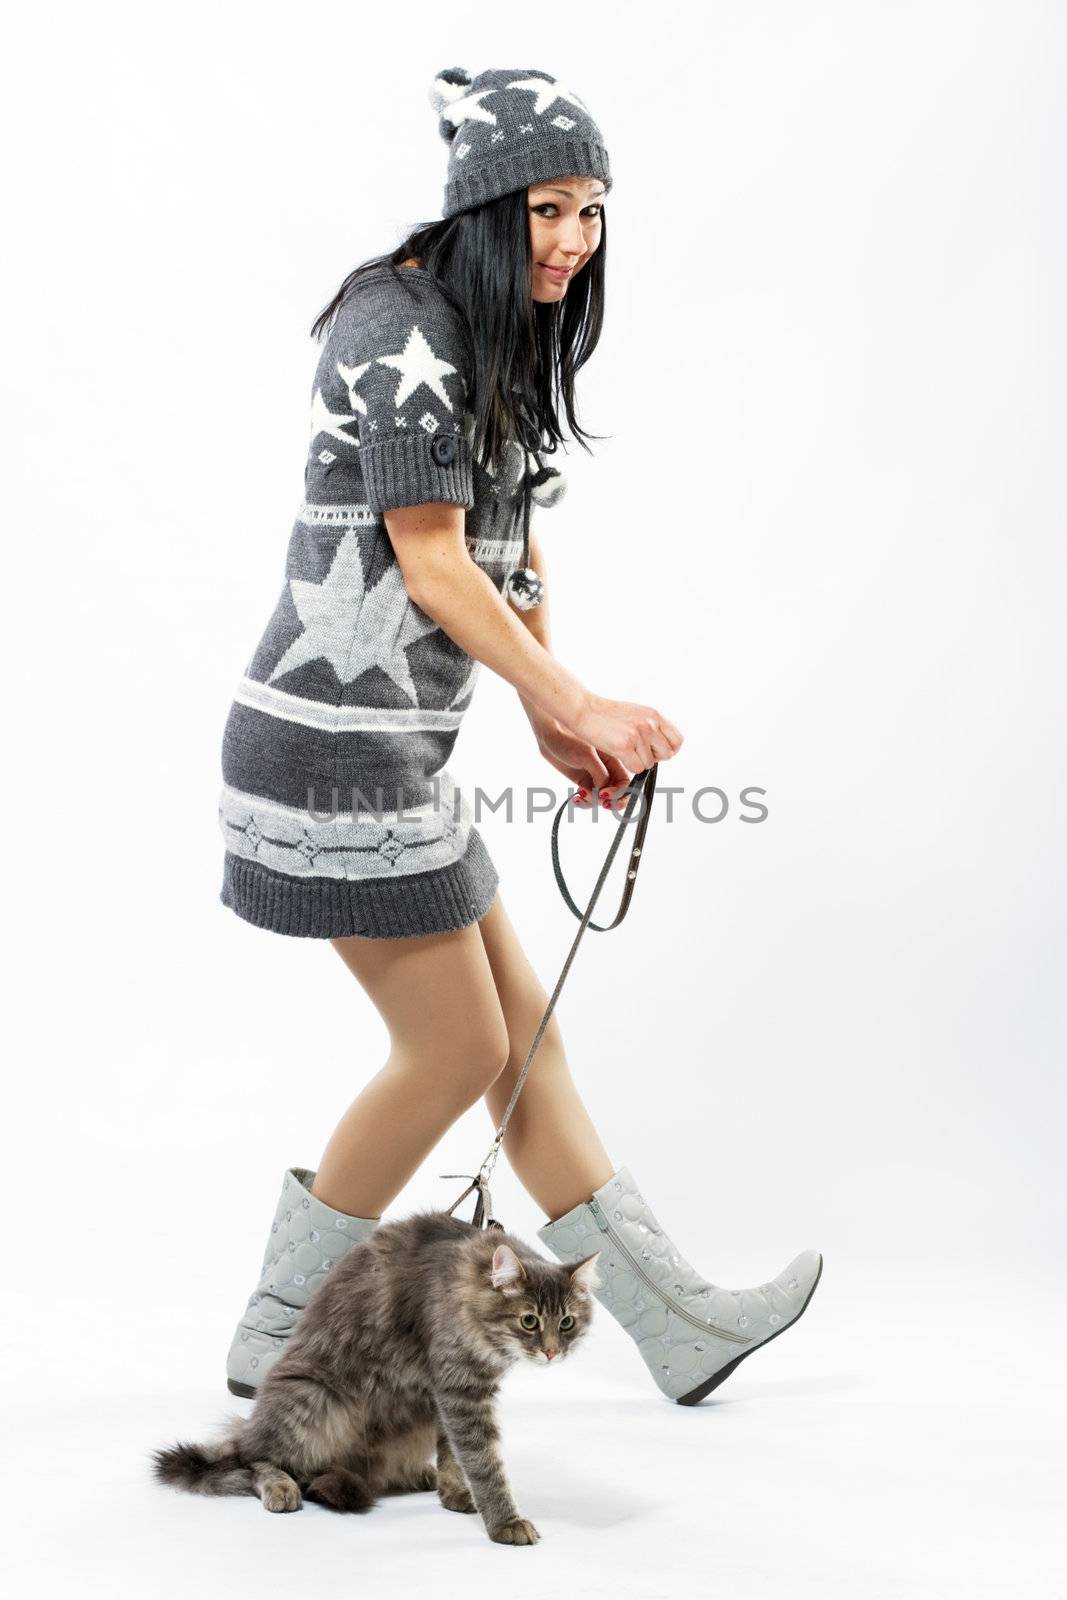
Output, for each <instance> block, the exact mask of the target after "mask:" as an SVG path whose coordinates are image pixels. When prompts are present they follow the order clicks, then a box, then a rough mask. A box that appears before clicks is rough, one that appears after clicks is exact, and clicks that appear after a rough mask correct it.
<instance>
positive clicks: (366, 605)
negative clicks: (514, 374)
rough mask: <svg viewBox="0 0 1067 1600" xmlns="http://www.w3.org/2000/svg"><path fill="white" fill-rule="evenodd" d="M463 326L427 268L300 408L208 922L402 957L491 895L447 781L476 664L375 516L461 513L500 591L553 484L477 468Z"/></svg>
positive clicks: (227, 738)
mask: <svg viewBox="0 0 1067 1600" xmlns="http://www.w3.org/2000/svg"><path fill="white" fill-rule="evenodd" d="M469 391H470V367H469V355H468V348H467V341H466V338H465V331H464V328H463V321H462V318H461V317H460V316H459V314H458V312H457V311H456V310H455V309H454V308H453V306H452V304H451V302H450V301H449V299H448V297H447V296H446V295H445V294H444V292H443V291H442V289H441V288H440V286H439V284H438V283H437V281H436V279H435V278H434V277H433V276H432V275H431V274H430V273H429V272H428V271H425V270H423V269H422V268H415V267H404V268H400V269H398V275H394V274H390V273H389V272H388V271H383V272H381V273H376V274H375V275H374V277H373V279H372V280H370V281H364V282H362V283H360V284H359V285H358V287H357V288H356V289H355V290H354V291H353V293H351V294H350V295H349V297H348V298H347V299H346V301H345V302H343V304H342V307H341V309H340V311H339V313H338V315H337V317H336V320H335V322H334V325H333V328H332V330H331V332H330V333H329V335H328V336H327V338H326V341H325V342H324V344H323V347H322V352H321V356H320V359H319V361H318V366H317V370H316V373H315V378H314V382H313V385H312V393H311V439H310V444H309V448H308V456H307V464H306V467H305V472H304V495H303V500H302V503H301V504H300V507H299V510H298V512H297V516H296V521H295V523H294V525H293V529H292V533H291V535H290V537H289V544H288V549H287V552H286V558H285V581H284V583H283V585H282V590H281V594H280V595H279V597H278V601H277V604H276V605H275V607H274V610H273V613H272V614H271V617H270V619H269V621H268V622H267V625H266V628H265V629H264V631H263V633H262V636H261V637H260V640H259V643H258V644H257V646H256V648H255V651H254V652H253V654H252V656H251V657H250V659H249V660H248V663H247V665H246V666H245V668H244V671H243V673H242V675H241V677H240V680H239V682H238V684H237V688H236V691H235V694H234V698H233V703H232V705H231V706H230V709H229V713H228V716H227V719H226V723H225V728H224V731H223V739H222V780H223V781H222V790H221V794H220V797H219V808H218V816H219V826H220V828H221V830H222V835H223V841H224V848H225V854H224V859H223V880H222V888H221V891H220V899H221V901H222V903H223V904H224V905H226V906H228V907H230V909H231V910H232V911H234V912H235V913H236V914H237V916H239V917H241V918H243V919H244V920H245V921H246V922H249V923H252V924H253V925H255V926H256V927H260V928H266V929H269V930H270V931H271V932H274V933H282V934H290V935H297V936H304V937H311V938H322V939H326V938H336V937H341V936H345V935H349V934H362V935H364V936H366V937H370V938H399V937H404V936H407V935H411V934H424V933H436V932H443V931H446V930H449V929H453V928H460V927H464V926H466V925H467V924H468V923H471V922H474V921H476V920H477V919H478V918H480V917H482V916H483V915H484V914H485V912H486V911H487V910H488V908H489V906H490V904H491V903H492V900H493V897H494V895H495V894H496V890H497V886H498V882H499V879H498V874H497V871H496V868H495V866H494V865H493V862H492V860H491V858H490V855H489V852H488V850H487V849H486V846H485V843H484V841H483V839H482V837H481V835H480V833H479V831H478V829H477V827H476V826H475V823H474V820H473V813H472V807H471V803H470V800H469V797H468V795H467V793H466V791H465V790H463V789H460V788H459V787H458V786H457V785H456V784H455V782H454V780H453V778H452V776H451V774H450V773H449V772H448V769H447V766H446V762H447V761H448V758H449V756H450V754H451V752H452V748H453V745H454V744H455V741H456V737H457V734H458V732H459V727H460V723H461V722H462V719H463V714H464V712H465V711H466V710H467V708H468V706H469V705H470V704H471V699H472V695H473V691H474V686H475V682H476V680H477V677H478V674H479V671H480V663H479V662H477V661H476V660H474V659H473V658H472V657H471V656H470V655H468V654H467V653H466V652H465V651H464V650H462V649H460V647H459V646H458V645H457V644H456V643H455V642H454V641H453V640H452V639H450V638H449V637H448V635H447V634H445V633H444V632H443V631H442V629H440V628H439V627H438V626H437V624H436V623H435V622H434V621H433V619H432V618H431V617H429V616H428V615H427V614H426V613H425V612H424V611H422V610H420V609H419V607H418V606H417V605H415V603H414V602H413V601H412V600H411V598H410V597H409V595H408V593H407V590H406V587H405V584H404V579H403V575H402V572H401V569H400V567H399V564H398V563H397V560H396V556H395V554H394V552H393V548H392V544H391V541H390V539H389V534H388V531H387V529H386V526H385V521H384V518H383V512H385V511H388V510H391V509H392V508H394V507H397V506H410V505H419V504H424V503H426V502H430V501H449V502H451V503H453V504H455V505H461V506H464V507H466V509H467V516H466V531H465V537H466V546H467V553H468V555H469V556H470V558H471V559H472V560H473V561H475V562H476V563H477V564H478V566H480V567H481V568H482V570H483V571H485V572H486V573H487V574H488V575H489V576H490V577H491V578H492V580H493V582H494V584H495V585H496V587H497V588H498V589H500V590H501V591H503V588H504V583H505V580H506V578H507V575H508V573H509V572H511V571H512V569H513V568H515V567H516V566H519V565H521V563H522V552H523V520H524V517H525V518H526V519H528V517H529V506H530V499H531V497H532V499H533V500H534V502H535V503H537V504H539V505H551V504H554V503H555V501H556V500H557V499H559V498H560V496H561V495H562V493H563V490H564V487H565V485H564V480H563V477H562V474H560V473H559V472H558V471H557V470H556V469H554V468H552V467H551V466H549V465H546V463H545V462H544V460H543V459H542V458H541V457H540V456H539V455H536V454H528V453H527V452H525V451H523V450H522V449H521V447H519V446H518V445H516V446H515V447H514V450H513V453H511V454H510V455H509V456H508V458H507V459H506V461H505V463H504V464H503V465H502V466H498V468H497V470H496V471H495V472H487V471H484V470H483V469H482V467H481V466H480V465H478V464H476V463H475V461H474V459H473V454H472V450H471V428H470V424H471V415H470V412H469V411H468V410H467V408H466V400H467V396H468V394H469Z"/></svg>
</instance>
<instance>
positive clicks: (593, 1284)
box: [570, 1250, 601, 1289]
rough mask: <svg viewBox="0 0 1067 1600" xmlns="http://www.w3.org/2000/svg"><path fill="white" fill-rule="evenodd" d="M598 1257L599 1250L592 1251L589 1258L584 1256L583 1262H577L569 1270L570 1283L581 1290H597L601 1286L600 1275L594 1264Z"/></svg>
mask: <svg viewBox="0 0 1067 1600" xmlns="http://www.w3.org/2000/svg"><path fill="white" fill-rule="evenodd" d="M599 1256H600V1251H599V1250H594V1251H593V1254H592V1255H591V1256H586V1258H585V1260H584V1261H578V1262H576V1263H575V1264H574V1266H573V1267H572V1268H571V1272H570V1277H571V1282H572V1283H574V1284H577V1285H578V1287H579V1288H581V1289H599V1288H600V1284H601V1278H600V1274H599V1273H598V1272H597V1269H596V1264H597V1260H598V1258H599Z"/></svg>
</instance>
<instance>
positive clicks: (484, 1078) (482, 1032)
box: [439, 1010, 511, 1105]
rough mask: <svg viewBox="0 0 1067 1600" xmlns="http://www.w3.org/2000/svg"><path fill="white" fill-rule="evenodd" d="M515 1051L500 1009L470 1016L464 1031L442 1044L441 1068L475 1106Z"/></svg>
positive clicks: (468, 1103) (465, 1099)
mask: <svg viewBox="0 0 1067 1600" xmlns="http://www.w3.org/2000/svg"><path fill="white" fill-rule="evenodd" d="M510 1053H511V1045H510V1040H509V1038H508V1029H507V1023H506V1022H505V1020H504V1013H503V1012H502V1011H500V1010H498V1011H497V1012H496V1014H493V1013H492V1012H490V1013H489V1014H488V1015H481V1016H479V1017H472V1018H470V1019H468V1026H466V1027H465V1028H464V1029H463V1031H462V1032H461V1033H458V1034H455V1035H453V1036H452V1037H451V1038H449V1039H448V1040H447V1041H446V1042H444V1043H443V1044H442V1046H441V1049H440V1052H439V1070H440V1072H441V1073H442V1074H443V1075H444V1076H445V1077H446V1078H447V1081H448V1082H449V1084H450V1085H451V1086H452V1087H453V1088H454V1089H455V1091H456V1092H457V1094H458V1095H459V1096H460V1098H461V1099H462V1101H463V1104H464V1105H473V1104H474V1102H475V1101H476V1100H480V1099H481V1097H482V1095H483V1094H485V1092H486V1090H487V1089H489V1088H490V1087H491V1085H492V1084H494V1083H495V1082H496V1080H497V1078H499V1076H500V1074H501V1073H502V1072H503V1071H504V1068H505V1067H506V1066H507V1064H508V1059H509V1056H510Z"/></svg>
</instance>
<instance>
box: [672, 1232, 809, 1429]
mask: <svg viewBox="0 0 1067 1600" xmlns="http://www.w3.org/2000/svg"><path fill="white" fill-rule="evenodd" d="M821 1277H822V1256H821V1255H820V1257H819V1270H818V1272H817V1273H816V1274H815V1282H814V1283H813V1284H812V1286H811V1288H810V1289H809V1290H808V1298H807V1299H806V1300H805V1301H804V1304H803V1305H802V1306H801V1308H800V1310H799V1311H798V1312H797V1314H796V1316H795V1317H794V1318H793V1319H792V1321H791V1322H787V1323H786V1325H785V1327H784V1328H779V1329H778V1333H772V1334H771V1335H770V1338H768V1339H761V1340H760V1342H759V1344H754V1345H753V1346H752V1349H751V1350H743V1351H742V1352H741V1354H740V1355H739V1356H735V1357H734V1359H733V1360H732V1361H728V1362H727V1363H726V1365H725V1367H721V1368H720V1369H719V1371H718V1372H716V1373H715V1374H714V1375H713V1376H712V1377H710V1378H708V1379H707V1381H706V1382H705V1383H701V1384H698V1385H697V1387H696V1388H695V1389H690V1391H689V1393H688V1394H683V1395H679V1397H678V1399H677V1400H676V1401H675V1404H676V1405H679V1406H695V1405H696V1404H697V1403H698V1402H699V1401H701V1400H703V1398H704V1396H705V1395H706V1394H710V1393H711V1391H712V1390H713V1389H717V1388H718V1387H719V1384H720V1383H725V1381H726V1379H727V1378H728V1377H729V1376H730V1374H731V1372H734V1371H735V1370H736V1369H737V1368H738V1367H739V1366H740V1365H741V1363H742V1361H744V1359H745V1357H746V1356H752V1355H755V1353H756V1351H757V1350H765V1349H766V1347H767V1346H768V1345H769V1344H771V1343H772V1342H773V1341H774V1340H775V1339H777V1337H778V1334H780V1333H786V1332H787V1331H788V1330H789V1329H790V1328H795V1327H796V1325H797V1323H798V1322H799V1321H800V1319H801V1317H802V1316H803V1315H804V1313H805V1311H806V1310H807V1309H808V1306H809V1305H810V1304H811V1297H812V1295H813V1294H814V1293H815V1291H816V1289H817V1288H818V1287H819V1279H820V1278H821Z"/></svg>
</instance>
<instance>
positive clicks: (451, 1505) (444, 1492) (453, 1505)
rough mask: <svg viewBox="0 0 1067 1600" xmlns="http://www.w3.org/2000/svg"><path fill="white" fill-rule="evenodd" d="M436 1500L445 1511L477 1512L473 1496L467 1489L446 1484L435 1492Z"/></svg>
mask: <svg viewBox="0 0 1067 1600" xmlns="http://www.w3.org/2000/svg"><path fill="white" fill-rule="evenodd" d="M437 1498H438V1500H440V1502H441V1504H442V1505H443V1506H444V1508H445V1510H446V1511H477V1509H478V1507H477V1506H476V1505H475V1504H474V1496H473V1495H472V1494H471V1492H470V1490H469V1489H465V1488H460V1487H459V1486H458V1485H453V1484H447V1485H445V1486H444V1487H442V1488H439V1489H438V1491H437Z"/></svg>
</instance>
